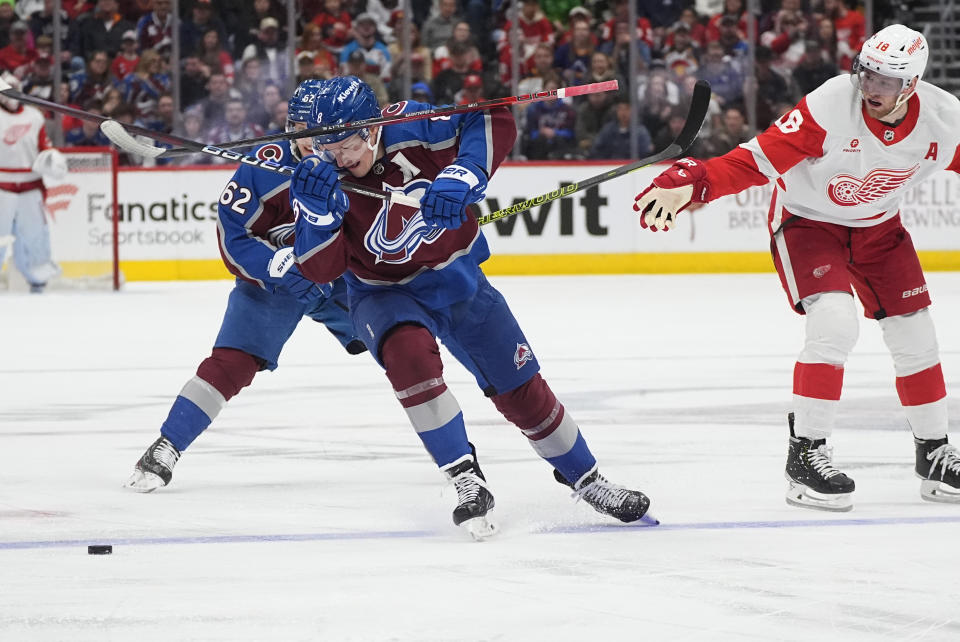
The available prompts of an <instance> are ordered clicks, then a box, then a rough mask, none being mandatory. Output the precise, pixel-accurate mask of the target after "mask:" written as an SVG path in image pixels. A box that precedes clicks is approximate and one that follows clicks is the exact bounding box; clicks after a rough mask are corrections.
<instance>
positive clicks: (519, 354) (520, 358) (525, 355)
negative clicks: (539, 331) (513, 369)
mask: <svg viewBox="0 0 960 642" xmlns="http://www.w3.org/2000/svg"><path fill="white" fill-rule="evenodd" d="M532 360H533V350H531V349H530V346H528V345H527V344H526V343H518V344H517V351H516V352H514V353H513V363H514V364H515V365H516V366H517V370H519V369H520V368H522V367H523V364H525V363H527V362H528V361H532Z"/></svg>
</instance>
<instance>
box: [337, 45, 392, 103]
mask: <svg viewBox="0 0 960 642" xmlns="http://www.w3.org/2000/svg"><path fill="white" fill-rule="evenodd" d="M344 75H345V76H356V77H357V78H359V79H360V80H362V81H363V82H365V83H367V84H368V85H370V89H372V90H373V93H374V94H375V95H376V97H377V102H378V103H380V104H381V105H387V104H389V103H390V96H389V94H388V93H387V87H386V85H384V84H383V81H382V80H380V76H379V75H377V74H376V73H374V72H372V71H371V70H370V69H369V68H368V67H367V58H366V56H364V55H363V52H362V51H360V50H359V49H354V50H353V52H352V53H351V54H350V55H349V56H348V57H347V68H346V70H345V71H344Z"/></svg>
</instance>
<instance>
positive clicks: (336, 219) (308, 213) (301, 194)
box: [290, 156, 350, 230]
mask: <svg viewBox="0 0 960 642" xmlns="http://www.w3.org/2000/svg"><path fill="white" fill-rule="evenodd" d="M290 204H291V205H292V206H293V213H294V215H295V216H297V217H301V216H302V217H303V218H304V219H305V220H306V221H307V222H308V223H311V224H312V225H316V226H317V227H319V228H320V229H324V230H334V229H336V228H338V227H340V225H341V224H342V223H343V216H344V214H346V213H347V210H348V209H349V208H350V200H349V199H348V198H347V195H346V194H345V193H344V191H343V190H342V189H340V175H339V174H337V170H335V169H334V168H333V165H331V164H330V163H324V162H323V161H321V160H320V158H319V157H317V156H307V157H306V158H304V159H303V160H302V161H300V164H298V165H297V169H296V170H295V171H294V172H293V178H291V179H290Z"/></svg>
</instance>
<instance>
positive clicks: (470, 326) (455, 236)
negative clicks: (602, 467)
mask: <svg viewBox="0 0 960 642" xmlns="http://www.w3.org/2000/svg"><path fill="white" fill-rule="evenodd" d="M430 108H431V106H430V105H426V104H421V103H415V102H401V103H398V104H395V105H390V106H389V107H386V108H385V109H384V110H383V112H382V113H383V114H384V115H388V114H399V113H407V112H413V111H420V110H424V109H430ZM380 114H381V110H380V108H379V106H378V105H377V101H376V98H375V97H374V94H373V91H372V90H371V89H370V87H369V86H368V85H367V84H366V83H364V82H362V81H361V80H359V79H357V78H355V77H352V76H347V77H340V78H333V79H331V80H328V81H325V82H324V83H323V85H322V86H321V88H320V90H319V91H318V93H317V96H316V99H315V104H314V111H313V122H312V123H311V126H318V125H332V124H337V123H345V122H354V121H358V120H364V119H368V118H373V117H376V116H379V115H380ZM515 138H516V125H515V124H514V121H513V118H512V116H511V114H510V111H509V110H508V109H505V108H500V109H495V110H491V111H488V112H471V113H467V114H457V115H450V116H444V117H440V118H432V119H429V120H417V121H408V122H406V123H398V124H392V125H389V126H386V127H370V128H366V129H360V130H350V131H345V132H341V133H336V134H330V135H325V136H318V137H316V138H314V151H315V152H316V155H315V156H311V157H307V158H305V159H304V160H303V161H302V162H301V163H300V164H299V165H298V166H297V170H296V173H295V174H294V176H293V179H292V181H291V187H290V195H291V198H292V204H293V209H294V211H295V212H297V213H298V218H297V222H296V240H295V243H294V251H295V254H296V257H297V265H298V266H299V268H300V270H301V272H302V273H303V275H304V276H306V277H308V278H310V279H312V280H313V281H316V282H319V283H324V282H327V281H330V280H331V279H335V278H337V277H339V276H340V275H344V278H345V280H346V283H347V292H348V297H349V304H350V310H351V316H352V318H353V321H354V326H355V327H356V328H357V331H358V333H359V334H360V336H361V337H362V338H363V341H364V342H365V343H366V345H367V348H368V349H369V350H370V352H371V354H372V355H373V357H374V358H375V359H376V360H377V362H378V363H379V364H380V365H381V366H382V367H383V368H384V369H385V371H386V376H387V378H388V380H389V381H390V383H391V385H392V387H393V391H394V394H395V395H396V397H397V399H398V400H399V402H400V404H401V405H402V406H403V408H404V409H405V410H406V412H407V416H408V418H409V419H410V422H411V423H412V424H413V427H414V429H415V430H416V431H417V434H418V436H419V437H420V439H421V440H422V441H423V444H424V446H425V447H426V449H427V451H429V453H430V455H431V456H432V457H433V459H434V461H435V462H436V464H437V465H438V466H439V467H440V469H441V470H442V471H444V472H445V473H446V475H447V476H448V477H449V478H450V479H451V480H452V482H453V484H454V486H455V488H456V490H457V494H458V505H457V507H456V509H455V510H454V513H453V519H454V522H455V523H456V524H460V525H462V526H464V527H466V528H467V530H468V531H469V532H470V533H471V534H472V535H473V536H474V537H475V538H477V539H481V538H483V537H486V536H489V535H490V534H492V533H493V532H494V530H495V527H494V526H493V524H492V522H491V521H490V519H489V517H488V513H489V511H490V510H491V509H492V508H493V505H494V500H493V495H492V493H491V492H490V489H489V488H488V486H487V484H486V480H485V479H484V476H483V474H482V472H481V471H480V467H479V465H478V462H477V457H476V452H475V451H474V450H473V448H472V446H471V444H470V443H469V442H468V441H467V434H466V429H465V427H464V420H463V414H462V412H461V411H460V406H459V405H458V403H457V400H456V399H455V398H454V397H453V394H452V393H451V392H450V391H449V390H448V389H447V386H446V384H445V383H444V380H443V364H442V363H441V360H440V350H439V348H438V344H437V338H439V339H440V340H441V341H442V342H443V343H444V345H445V346H446V347H447V348H448V349H449V350H450V352H451V353H453V355H454V356H455V357H456V358H457V360H458V361H460V362H461V363H462V364H463V365H464V366H465V367H466V368H467V369H468V370H469V371H470V372H471V373H472V374H473V375H474V377H475V378H476V380H477V384H478V385H479V386H480V388H481V389H482V390H483V392H484V393H485V394H486V396H488V397H489V398H490V399H491V400H492V401H493V403H494V404H495V405H496V407H497V409H498V410H499V411H500V412H501V413H502V414H503V416H504V417H505V418H506V419H507V420H509V421H510V422H511V423H513V424H515V425H516V426H517V427H518V428H520V430H521V431H522V433H523V434H524V435H525V436H526V437H527V439H528V440H529V443H530V444H531V446H532V447H533V449H534V451H535V452H536V453H537V454H538V455H540V456H541V457H542V458H543V459H545V460H546V461H547V462H548V463H549V464H550V465H551V466H552V467H553V468H554V476H555V477H556V479H557V481H559V482H561V483H563V484H566V485H567V486H569V487H571V488H573V489H574V491H575V494H576V495H577V496H578V497H580V498H582V499H583V500H585V501H586V502H588V503H589V504H590V505H591V506H593V508H595V509H596V510H597V511H599V512H601V513H603V514H606V515H612V516H613V517H616V518H618V519H620V520H622V521H624V522H634V521H638V520H641V519H643V520H645V521H648V522H651V523H655V520H653V519H652V518H651V517H650V516H649V515H647V510H648V508H649V505H650V501H649V499H648V498H647V497H646V496H645V495H644V494H643V493H641V492H639V491H635V490H629V489H627V488H624V487H622V486H618V485H615V484H612V483H610V482H609V481H607V480H606V479H605V478H604V477H603V476H602V475H601V474H600V473H599V472H598V471H597V462H596V459H594V456H593V454H592V453H591V452H590V449H589V448H588V447H587V443H586V441H585V440H584V438H583V436H582V435H581V433H580V429H579V427H578V426H577V424H576V422H575V421H574V420H573V418H572V417H571V416H570V415H569V414H568V413H567V411H566V409H565V408H564V406H563V405H562V404H561V403H560V402H559V401H558V400H557V399H556V397H555V396H554V394H553V392H552V391H551V390H550V387H549V386H548V385H547V383H546V381H544V379H543V378H542V377H541V376H540V374H539V370H540V365H539V363H538V361H537V357H536V355H535V353H534V351H533V350H532V349H531V347H530V343H529V342H528V341H527V338H526V337H525V336H524V334H523V331H522V330H521V329H520V327H519V325H518V324H517V321H516V319H515V318H514V316H513V314H512V312H511V311H510V309H509V308H508V307H507V303H506V301H505V300H504V298H503V296H502V295H501V294H500V292H498V291H497V290H496V289H495V288H494V287H493V286H492V285H490V283H488V281H487V279H486V278H485V276H484V274H483V271H482V270H481V269H480V264H481V263H483V261H485V260H486V259H487V258H488V257H489V256H490V252H489V250H488V248H487V242H486V240H485V239H484V236H483V234H482V233H481V231H480V229H479V227H478V225H477V222H476V220H475V219H474V218H473V217H472V216H470V215H468V214H467V212H466V208H467V206H468V205H470V204H472V203H475V202H477V201H479V200H481V199H482V198H483V194H484V190H485V189H486V185H487V181H488V180H489V178H490V176H492V175H493V173H494V171H495V170H496V169H497V167H498V166H499V165H500V163H501V162H502V161H503V160H504V158H506V156H507V154H508V153H509V151H510V149H511V148H512V146H513V143H514V140H515ZM342 175H349V176H350V180H351V181H352V182H355V183H359V184H360V185H365V186H370V187H377V188H379V189H387V190H393V191H402V192H404V193H405V194H407V195H409V196H413V197H416V198H418V199H420V200H421V207H420V209H419V210H418V209H414V208H411V207H407V206H403V205H396V204H394V205H390V206H388V204H387V203H386V202H384V201H381V200H376V199H374V198H372V197H368V196H361V195H357V194H351V195H350V197H349V198H348V197H347V195H346V193H344V191H343V190H342V189H341V188H340V178H341V176H342Z"/></svg>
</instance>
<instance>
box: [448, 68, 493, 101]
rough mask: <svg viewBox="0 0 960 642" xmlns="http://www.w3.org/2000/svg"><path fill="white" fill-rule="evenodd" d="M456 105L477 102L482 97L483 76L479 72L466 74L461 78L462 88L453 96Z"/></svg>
mask: <svg viewBox="0 0 960 642" xmlns="http://www.w3.org/2000/svg"><path fill="white" fill-rule="evenodd" d="M454 98H455V101H456V103H457V104H458V105H468V104H470V103H477V102H480V101H481V100H486V99H485V98H484V90H483V78H482V77H480V74H467V75H466V77H465V78H464V79H463V88H461V89H460V91H459V92H458V93H457V95H456V96H455V97H454Z"/></svg>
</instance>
